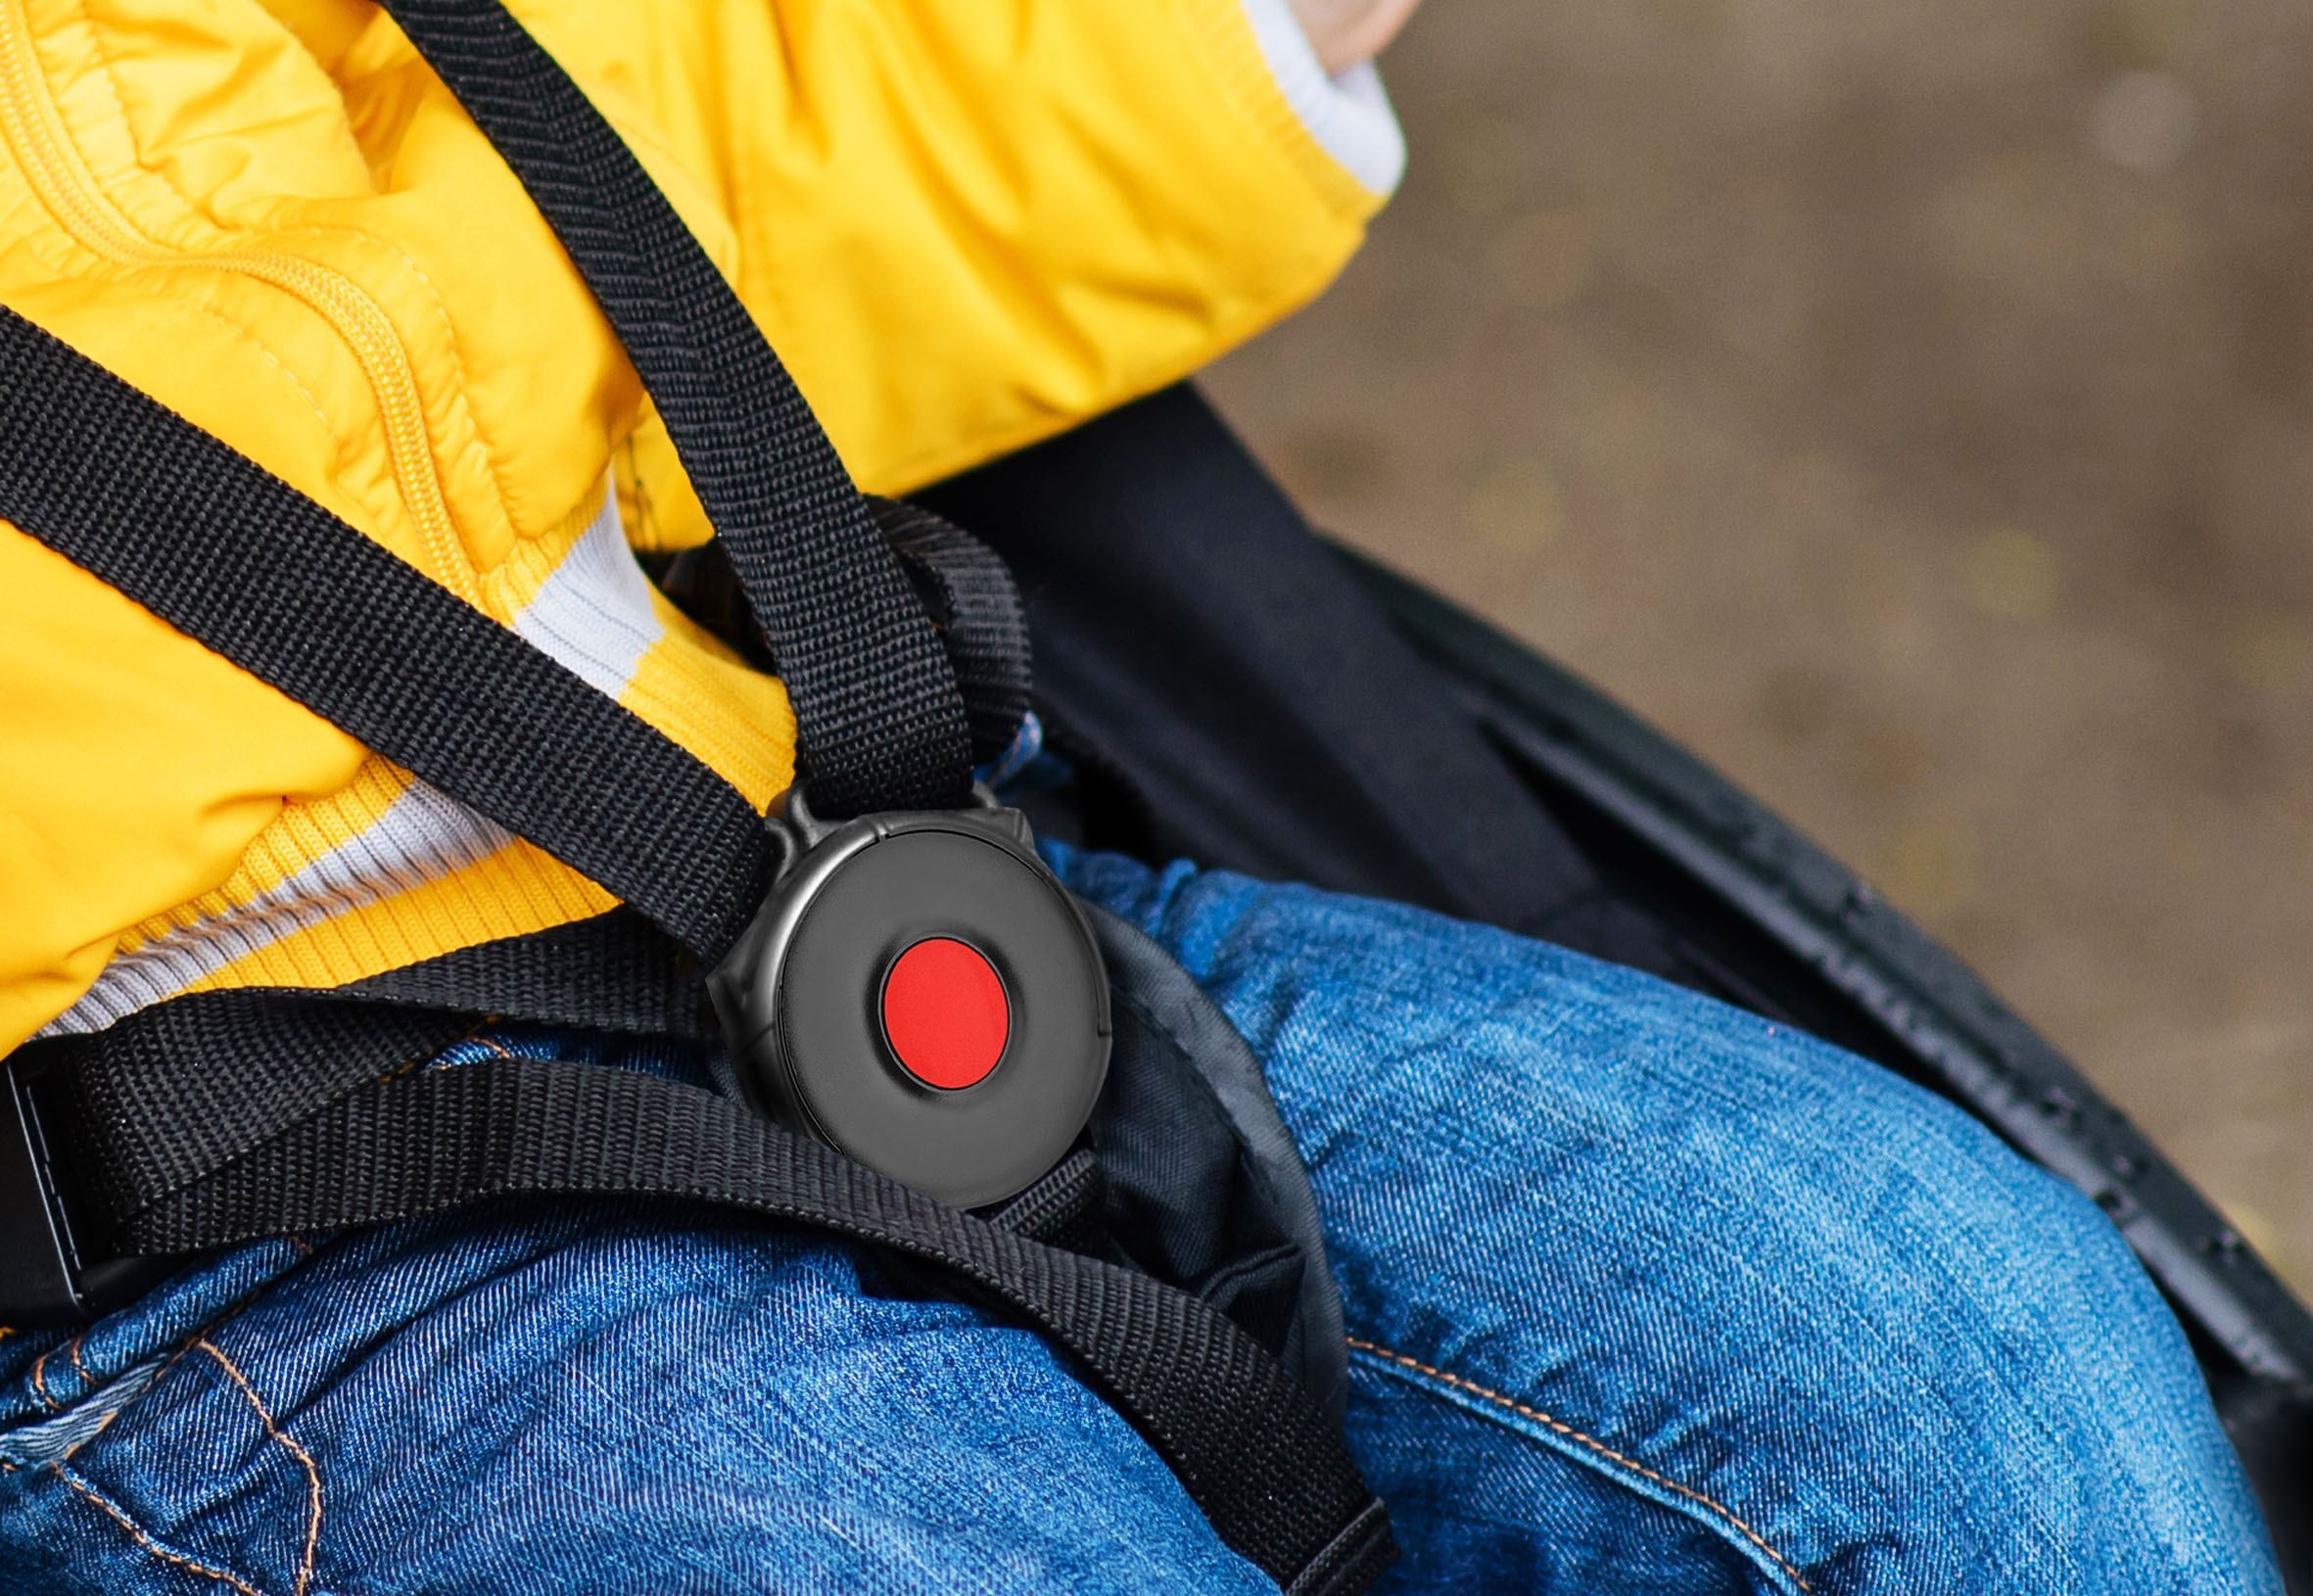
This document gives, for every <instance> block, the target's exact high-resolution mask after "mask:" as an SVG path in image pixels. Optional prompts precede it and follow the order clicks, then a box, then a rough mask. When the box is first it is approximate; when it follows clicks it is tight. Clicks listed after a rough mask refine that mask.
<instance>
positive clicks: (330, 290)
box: [0, 0, 482, 608]
mask: <svg viewBox="0 0 2313 1596" xmlns="http://www.w3.org/2000/svg"><path fill="white" fill-rule="evenodd" d="M0 136H4V137H5V138H6V139H7V142H8V144H9V147H10V148H11V149H12V150H13V151H14V153H15V155H16V157H17V161H18V163H19V164H20V165H22V167H23V168H24V174H25V176H26V177H27V178H28V179H29V180H30V182H31V184H32V188H33V192H34V193H35V194H36V195H37V196H38V197H39V200H40V203H41V204H42V206H43V207H45V208H46V209H47V211H48V212H49V214H50V215H52V216H53V217H54V218H55V219H56V221H57V222H58V224H59V225H61V226H62V227H63V228H64V229H65V231H66V232H68V233H70V234H71V236H72V238H73V239H74V240H75V241H76V242H77V243H79V245H80V246H81V247H82V248H83V249H86V250H87V251H89V252H90V253H91V254H93V255H96V256H100V257H102V258H105V259H107V260H110V261H112V262H114V263H115V264H117V265H126V266H141V265H197V266H206V267H210V268H212V269H213V270H217V271H235V272H239V273H241V274H242V275H244V276H247V277H254V278H256V279H257V280H258V281H260V282H262V283H268V284H270V285H272V286H273V287H275V288H278V289H280V290H282V291H283V292H284V293H287V294H290V295H293V296H294V297H296V298H297V299H298V300H300V301H302V302H303V303H304V304H305V305H307V306H308V307H309V308H310V309H311V310H312V311H313V312H314V313H315V314H316V315H318V316H320V317H321V318H322V320H324V321H326V322H328V323H329V325H330V327H331V328H332V329H333V330H335V331H336V333H337V335H338V336H339V337H340V338H342V339H344V340H345V342H346V345H347V347H348V348H349V349H351V350H352V351H353V352H354V358H355V359H357V360H359V361H360V363H361V370H362V374H363V375H364V376H365V377H367V378H368V380H369V387H370V392H371V393H372V394H373V395H374V396H375V398H376V401H377V407H378V413H379V414H380V415H381V416H382V417H383V418H384V421H385V431H386V450H387V455H388V458H389V459H390V460H391V462H392V465H393V471H394V481H395V485H396V486H397V487H398V488H399V489H400V490H401V500H402V504H403V507H404V508H405V509H407V511H408V512H409V516H410V519H411V520H412V521H414V522H415V523H416V524H417V529H418V532H419V535H420V537H421V538H422V540H423V541H424V545H425V550H426V554H427V558H428V562H429V566H430V569H429V570H428V573H427V574H428V575H430V576H431V577H433V579H434V580H435V581H437V582H439V583H441V584H442V585H443V586H444V587H448V589H449V590H450V591H451V592H453V593H456V594H457V595H458V596H459V597H460V598H463V599H464V600H466V602H468V603H470V604H473V605H475V606H476V607H477V608H479V607H481V605H482V597H481V590H480V587H479V584H478V583H477V582H476V580H475V574H474V566H473V562H472V561H471V560H470V559H468V558H467V556H466V549H465V545H464V543H462V542H461V541H460V540H458V536H457V530H456V528H455V527H454V526H452V525H451V522H450V518H449V503H448V497H447V495H446V494H445V493H444V492H443V488H442V474H441V471H440V468H439V467H438V466H437V465H436V464H435V462H434V450H433V443H432V440H431V439H430V438H429V437H428V436H427V433H426V420H425V409H424V406H423V404H422V402H421V401H420V399H419V398H418V388H417V376H416V373H415V372H413V371H412V370H411V369H410V364H409V353H408V352H407V351H406V350H404V349H403V348H402V347H401V339H400V337H399V336H398V335H397V334H396V333H395V331H394V324H393V322H392V320H391V319H389V318H388V317H387V315H386V312H385V311H384V309H382V308H381V307H380V306H379V305H378V303H377V302H376V301H375V300H373V299H371V298H370V297H369V296H368V295H367V294H365V293H363V292H362V290H361V288H360V287H359V286H358V285H357V284H355V283H354V281H353V279H352V278H350V277H347V276H346V275H345V274H344V273H342V272H339V271H335V270H332V269H331V268H330V267H328V266H324V265H321V264H319V263H317V262H315V261H311V260H307V259H303V258H299V257H297V256H293V255H285V254H283V253H281V252H279V251H277V250H264V249H256V248H237V247H236V248H223V249H213V250H198V249H196V250H179V249H175V248H172V247H170V246H168V245H165V244H161V243H158V242H156V241H155V240H153V239H150V238H147V237H146V236H145V235H144V234H143V233H141V232H139V231H138V230H137V228H136V226H135V224H134V223H133V222H131V221H130V220H129V219H128V217H127V216H126V215H124V214H123V213H122V212H121V211H119V209H118V207H116V206H115V205H114V204H113V202H112V201H111V200H110V199H109V198H108V197H107V196H106V195H105V193H104V191H103V190H102V188H100V187H99V186H98V184H97V181H96V177H95V174H94V173H93V172H91V171H90V170H89V169H88V166H87V165H86V164H85V163H84V162H83V161H82V160H81V158H80V152H79V150H78V148H77V147H76V146H75V145H74V144H73V143H72V140H71V134H70V133H68V132H67V130H66V128H65V125H64V118H63V117H62V115H61V114H60V113H59V112H58V111H57V109H56V105H55V102H54V101H53V100H52V99H51V98H50V96H49V93H48V79H47V75H46V73H44V72H43V71H42V70H41V68H40V62H39V58H38V56H37V55H36V54H35V52H34V48H33V44H32V32H31V25H30V23H29V22H28V21H27V20H26V18H25V15H24V4H23V0H0Z"/></svg>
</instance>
